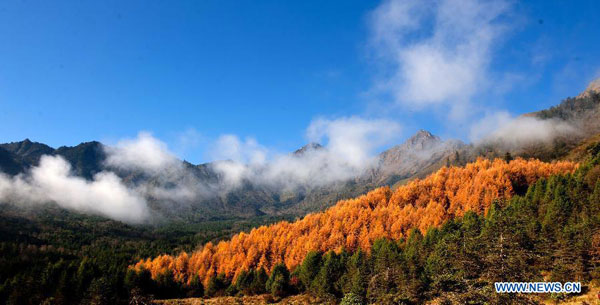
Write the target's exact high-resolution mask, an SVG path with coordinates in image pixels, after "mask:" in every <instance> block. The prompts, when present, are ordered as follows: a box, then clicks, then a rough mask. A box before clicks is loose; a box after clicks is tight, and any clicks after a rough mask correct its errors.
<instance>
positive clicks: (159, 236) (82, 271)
mask: <svg viewBox="0 0 600 305" xmlns="http://www.w3.org/2000/svg"><path fill="white" fill-rule="evenodd" d="M265 220H266V222H272V221H274V219H270V220H267V219H264V220H258V222H248V221H241V222H240V221H237V222H236V221H230V220H228V221H214V222H203V223H199V224H194V225H185V224H171V225H163V226H160V227H150V226H130V225H126V224H123V223H120V222H117V221H112V220H107V219H104V218H102V217H97V216H86V215H81V214H77V213H74V212H68V211H65V210H63V209H61V208H58V207H57V206H56V205H53V204H48V205H41V206H36V209H33V208H30V209H28V208H24V207H15V206H13V205H9V204H0V304H5V303H7V302H9V301H10V302H12V303H13V304H36V305H37V304H42V303H44V302H46V303H48V304H80V303H94V302H95V303H102V302H104V301H105V300H106V298H108V301H109V304H127V303H128V302H129V298H135V299H137V300H148V299H151V298H149V297H148V296H150V295H152V296H154V297H157V298H162V297H169V298H173V297H185V296H202V295H203V290H204V289H203V288H204V287H202V284H201V283H200V282H194V281H193V279H192V281H191V283H190V285H185V284H184V285H182V284H181V283H175V282H173V281H172V277H169V276H166V275H164V276H159V277H158V279H157V281H154V280H152V279H151V277H150V273H149V272H147V271H144V272H141V273H139V274H138V273H136V272H134V271H132V270H128V266H129V265H131V264H134V263H135V262H137V261H138V260H139V259H141V258H146V257H152V256H156V255H158V254H162V253H178V252H180V251H181V250H186V251H190V250H192V249H193V247H195V246H196V245H197V244H202V243H205V242H207V241H210V240H212V241H214V240H219V239H222V238H226V237H228V236H230V235H231V233H232V232H236V231H240V230H245V229H247V228H250V227H254V226H257V225H258V224H261V223H264V222H265ZM261 275H262V277H261V278H262V283H260V281H258V282H256V283H255V284H254V285H258V288H253V289H254V291H256V293H263V292H264V286H265V282H266V278H267V275H266V273H265V272H264V271H262V272H261ZM104 291H107V292H109V293H110V294H109V295H106V294H105V293H104ZM132 292H135V293H132ZM10 302H9V303H10Z"/></svg>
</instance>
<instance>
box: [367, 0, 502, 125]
mask: <svg viewBox="0 0 600 305" xmlns="http://www.w3.org/2000/svg"><path fill="white" fill-rule="evenodd" d="M508 8H509V6H508V4H507V2H505V1H477V0H439V1H405V0H388V1H385V2H384V3H382V4H381V5H380V6H379V7H377V8H376V9H375V10H374V11H373V13H372V15H371V19H370V21H371V24H370V25H371V30H372V37H371V46H372V47H373V49H374V51H375V52H376V53H377V55H379V56H380V58H382V59H384V62H385V63H386V67H387V68H388V69H387V70H386V71H385V73H384V75H385V76H384V77H383V78H382V79H380V80H379V81H378V82H377V84H376V90H379V91H382V92H385V93H389V94H391V96H392V97H393V98H394V100H395V101H396V102H397V103H400V104H402V105H405V106H409V107H411V108H413V109H417V110H420V109H423V108H424V107H427V106H434V105H448V106H450V108H451V110H452V113H451V115H452V116H453V117H460V116H464V115H465V113H464V112H465V109H467V105H468V104H469V103H470V101H471V99H472V97H473V96H474V95H475V94H477V93H478V92H480V91H481V90H483V89H485V86H486V85H487V80H488V76H489V75H488V73H489V72H488V66H489V63H490V61H491V57H492V44H493V43H494V42H496V41H497V40H498V38H499V37H500V36H501V35H502V33H503V32H504V31H505V29H506V25H505V24H503V23H501V22H499V21H498V19H499V18H500V17H502V16H503V14H505V13H506V12H507V10H508Z"/></svg>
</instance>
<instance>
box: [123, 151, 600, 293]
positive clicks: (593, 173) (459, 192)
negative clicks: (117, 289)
mask: <svg viewBox="0 0 600 305" xmlns="http://www.w3.org/2000/svg"><path fill="white" fill-rule="evenodd" d="M599 148H600V146H598V145H596V146H594V147H591V148H590V155H591V156H594V157H590V159H589V160H588V161H586V162H584V163H583V164H582V165H580V166H578V165H576V164H575V163H571V162H554V163H544V162H541V161H537V160H523V159H516V160H510V161H507V160H500V159H497V160H494V161H490V160H484V159H479V160H477V161H476V162H474V163H471V164H468V165H467V166H465V167H450V168H442V169H441V170H439V171H438V172H436V173H435V174H433V175H431V176H429V177H427V178H425V179H422V180H415V181H413V182H410V183H408V184H407V185H405V186H401V187H399V188H398V189H396V190H395V191H391V190H390V189H389V188H380V189H377V190H374V191H372V192H370V193H368V194H366V195H364V196H361V197H359V198H356V199H352V200H345V201H341V202H339V203H338V204H337V205H335V206H334V207H332V208H330V209H328V210H327V211H325V212H322V213H316V214H311V215H308V216H306V217H304V218H303V219H301V220H297V221H295V222H287V221H284V222H280V223H277V224H273V225H270V226H262V227H260V228H257V229H253V230H252V231H251V232H250V233H240V234H238V235H235V236H234V237H233V238H232V239H231V240H229V241H222V242H220V243H218V244H216V245H214V244H212V243H207V244H206V245H205V246H204V247H203V248H202V249H200V250H197V251H194V252H192V253H191V254H188V253H187V252H182V253H181V254H179V255H177V256H172V255H161V256H158V257H156V258H154V259H146V260H141V261H140V262H138V263H137V264H136V265H135V266H132V267H131V268H130V269H129V270H128V273H127V276H126V279H127V283H129V284H128V285H129V286H130V287H134V288H132V289H135V291H136V292H139V293H140V294H142V295H149V294H153V295H154V296H155V297H157V298H173V297H183V296H190V295H195V296H207V297H212V296H220V295H253V294H260V293H264V292H268V293H270V294H272V295H273V296H275V297H282V296H286V295H290V294H296V293H304V292H306V293H309V294H311V295H316V296H319V297H320V298H323V299H324V300H331V301H332V302H337V301H341V302H342V303H344V304H350V303H352V302H354V303H352V304H355V303H356V304H362V303H376V304H420V303H423V302H425V301H427V300H433V299H438V300H440V302H443V304H467V303H472V304H485V303H492V304H507V303H512V304H525V303H530V302H531V303H535V300H532V299H528V298H523V297H521V296H515V295H502V294H495V293H492V288H493V285H492V283H493V282H494V281H499V280H511V281H513V280H514V281H519V280H528V281H531V280H536V279H539V280H542V279H544V280H557V281H563V280H564V281H567V280H571V281H573V280H578V281H582V282H584V283H588V282H589V281H590V280H592V279H598V278H599V277H598V275H599V274H598V272H600V269H599V267H600V265H599V263H600V261H599V258H600V256H599V255H600V253H598V249H600V248H599V247H598V246H599V245H600V231H599V229H600V226H599V225H600V219H599V215H600V213H599V212H600V201H599V199H600V182H599V181H598V178H599V177H600V155H599V154H598V152H599V151H600V149H599ZM552 297H555V298H563V297H565V296H564V295H557V296H552ZM348 302H350V303H348Z"/></svg>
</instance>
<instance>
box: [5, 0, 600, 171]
mask: <svg viewBox="0 0 600 305" xmlns="http://www.w3.org/2000/svg"><path fill="white" fill-rule="evenodd" d="M407 3H408V4H407ZM415 6H416V7H415ZM422 6H423V5H417V4H414V3H413V4H410V3H409V2H406V1H392V2H386V1H384V2H381V1H294V2H293V1H52V2H50V1H29V0H28V1H11V0H8V1H3V2H1V3H0V40H1V41H2V43H1V44H0V121H1V122H2V124H0V135H2V138H1V139H0V142H10V141H18V140H22V139H24V138H30V139H32V140H35V141H39V142H44V143H47V144H49V145H52V146H55V147H56V146H60V145H76V144H78V143H80V142H83V141H90V140H100V141H103V142H107V143H114V142H117V141H118V140H119V139H123V138H132V137H135V136H136V135H137V134H138V132H140V131H148V132H151V133H152V134H153V135H154V136H155V137H157V138H159V139H160V140H162V141H164V142H166V143H167V144H168V145H169V147H170V148H171V150H172V151H174V152H175V153H176V154H177V155H179V156H180V157H182V158H185V159H188V160H190V161H192V162H196V163H198V162H204V161H207V160H209V159H211V155H210V154H209V153H207V151H211V147H212V145H213V144H212V143H214V141H215V140H216V139H218V138H219V137H221V136H222V135H224V134H232V135H236V136H237V137H239V138H240V139H246V138H249V137H250V138H252V139H255V140H256V141H257V142H258V143H260V145H261V146H264V147H267V148H268V149H272V150H276V151H289V150H293V149H296V148H297V147H300V146H302V145H303V144H304V143H306V142H307V141H308V140H310V139H309V138H308V137H307V132H306V130H307V128H309V126H312V124H311V122H315V120H320V119H321V120H322V119H325V120H329V121H335V120H338V119H340V118H342V119H343V118H349V117H353V118H361V119H364V120H386V121H390V122H394V123H397V124H398V125H400V126H401V129H400V130H401V131H398V133H397V136H396V137H394V138H393V141H396V142H398V141H401V140H402V139H403V138H405V137H407V136H410V134H412V133H413V132H415V131H416V130H417V129H419V128H424V129H428V130H431V131H432V132H434V133H436V134H439V135H441V136H443V137H445V138H449V137H457V138H461V139H463V140H465V141H468V140H469V139H470V134H472V130H471V129H472V128H473V126H474V122H480V121H481V120H482V118H486V117H489V116H493V115H494V113H497V112H507V113H510V114H511V115H518V114H520V113H523V112H529V111H535V110H538V109H542V108H546V107H549V106H551V105H554V104H557V103H558V102H560V100H561V99H562V98H564V97H567V96H573V95H576V94H577V93H578V92H579V91H581V90H583V89H584V88H585V86H586V85H587V82H589V81H590V80H592V79H593V78H595V77H598V76H600V58H599V56H598V54H600V19H599V18H597V12H598V11H600V2H598V1H593V0H591V1H527V2H525V1H523V2H504V1H485V2H481V1H471V0H457V1H452V0H440V1H433V2H429V3H427V7H426V8H425V7H422ZM470 9H473V11H476V12H477V14H473V15H471V14H468V12H470ZM403 10H405V11H406V12H410V14H407V15H406V16H405V17H406V18H404V19H403V16H404V15H403ZM454 11H457V12H459V14H458V15H459V16H458V17H460V18H457V17H456V16H455V14H453V13H452V12H454ZM490 11H491V12H492V13H488V12H490ZM448 12H450V13H448ZM465 12H467V13H465ZM461 14H462V15H461ZM407 16H408V17H407ZM415 16H416V17H415ZM386 18H387V19H386ZM448 18H450V21H449V22H446V21H448V20H447V19H448ZM485 18H489V20H487V19H485ZM407 20H408V21H410V22H406V21H407ZM486 20H487V21H486ZM448 23H450V24H456V23H460V26H461V27H459V29H455V28H453V27H448V26H447V24H448ZM463 23H464V24H463ZM462 26H464V27H462ZM473 29H475V30H478V29H484V30H485V31H483V30H482V32H481V33H479V32H478V33H479V34H478V35H477V37H471V36H470V35H471V34H472V32H473V31H472V30H473ZM464 37H466V38H464ZM457 46H458V47H457ZM461 46H468V47H467V48H466V49H467V50H466V51H465V48H464V47H461ZM421 50H428V51H430V52H431V53H427V52H424V53H423V52H420V51H421ZM461 52H463V53H461ZM457 54H458V55H457ZM422 56H429V57H425V58H423V57H422ZM399 58H400V59H399ZM438 60H441V61H443V62H442V63H441V66H442V67H445V68H444V69H442V70H441V71H442V72H441V73H438V72H439V71H440V70H439V69H438V68H439V65H437V64H436V65H434V67H433V69H431V68H432V66H431V65H428V64H424V63H431V62H433V63H438V64H439V62H438ZM446 60H448V62H446ZM463 65H464V66H467V67H468V69H462V68H461V67H462V66H463ZM424 67H426V68H427V69H425V68H424ZM432 71H433V72H432ZM444 71H445V72H444ZM457 71H458V74H459V75H462V77H455V75H457ZM415 75H421V76H424V77H425V79H426V80H429V79H435V80H436V81H437V82H436V83H434V84H433V85H434V90H433V91H435V92H433V93H432V91H431V90H427V89H428V88H429V87H428V86H429V85H431V84H429V83H428V82H425V83H423V82H407V80H409V79H410V80H412V79H414V76H415ZM407 83H408V85H407ZM379 125H381V124H379ZM379 125H378V126H379ZM476 126H480V125H476ZM393 143H394V142H386V143H385V144H382V146H381V148H385V145H388V146H389V145H392V144H393Z"/></svg>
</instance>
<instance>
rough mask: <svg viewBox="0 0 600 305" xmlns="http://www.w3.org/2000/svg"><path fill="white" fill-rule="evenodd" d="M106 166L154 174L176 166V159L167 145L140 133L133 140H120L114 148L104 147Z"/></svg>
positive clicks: (147, 134)
mask: <svg viewBox="0 0 600 305" xmlns="http://www.w3.org/2000/svg"><path fill="white" fill-rule="evenodd" d="M105 150H106V153H107V158H106V164H107V165H109V166H113V167H116V168H122V169H141V170H145V171H147V172H150V173H156V172H158V171H160V170H163V169H165V168H167V167H170V166H177V165H178V164H179V162H177V161H178V160H177V158H176V157H175V156H174V155H173V153H171V152H170V151H169V150H168V148H167V145H166V144H165V143H163V142H161V141H159V140H158V139H156V138H154V137H153V136H152V135H151V134H150V133H148V132H140V133H139V134H138V136H137V137H136V138H135V139H125V140H121V141H119V142H118V143H117V145H116V146H114V147H109V146H106V147H105Z"/></svg>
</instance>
